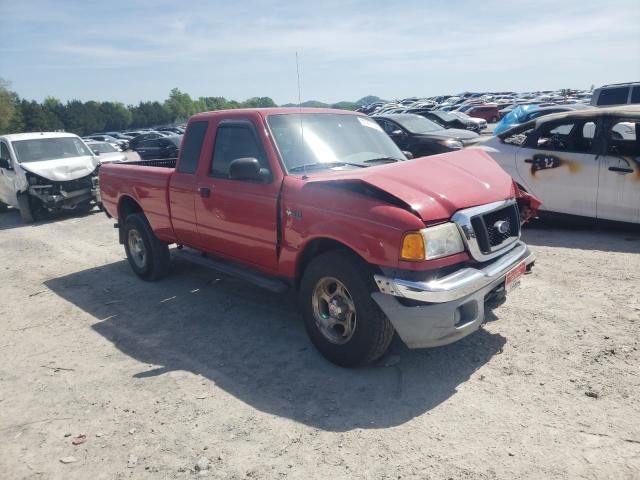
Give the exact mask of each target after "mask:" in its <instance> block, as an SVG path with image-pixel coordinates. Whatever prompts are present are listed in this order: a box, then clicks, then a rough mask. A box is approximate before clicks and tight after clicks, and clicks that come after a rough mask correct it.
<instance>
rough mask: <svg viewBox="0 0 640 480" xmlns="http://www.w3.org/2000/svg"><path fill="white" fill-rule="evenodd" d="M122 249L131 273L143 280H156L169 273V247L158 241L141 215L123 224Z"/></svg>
mask: <svg viewBox="0 0 640 480" xmlns="http://www.w3.org/2000/svg"><path fill="white" fill-rule="evenodd" d="M124 249H125V252H126V253H127V260H129V265H131V268H132V269H133V271H134V272H135V273H136V275H138V276H139V277H140V278H142V279H143V280H158V279H159V278H162V277H164V276H165V275H166V274H167V273H168V271H169V246H168V245H167V244H166V243H164V242H162V241H160V240H158V238H157V237H156V236H155V234H154V233H153V230H152V229H151V226H150V225H149V222H148V221H147V219H146V217H145V216H144V215H143V214H142V213H134V214H131V215H129V216H128V217H127V218H126V220H125V222H124Z"/></svg>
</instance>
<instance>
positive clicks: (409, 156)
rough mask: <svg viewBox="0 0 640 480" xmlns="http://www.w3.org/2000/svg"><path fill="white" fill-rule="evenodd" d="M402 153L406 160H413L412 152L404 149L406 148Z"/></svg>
mask: <svg viewBox="0 0 640 480" xmlns="http://www.w3.org/2000/svg"><path fill="white" fill-rule="evenodd" d="M402 154H403V155H404V157H405V158H406V159H407V160H413V158H414V157H413V153H411V152H408V151H406V150H402Z"/></svg>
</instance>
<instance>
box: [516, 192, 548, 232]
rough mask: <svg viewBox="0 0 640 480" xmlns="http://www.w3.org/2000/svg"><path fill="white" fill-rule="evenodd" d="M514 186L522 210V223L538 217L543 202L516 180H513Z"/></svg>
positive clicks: (519, 207)
mask: <svg viewBox="0 0 640 480" xmlns="http://www.w3.org/2000/svg"><path fill="white" fill-rule="evenodd" d="M513 188H514V194H515V197H516V202H517V203H518V209H519V210H520V224H521V225H523V224H525V223H526V222H528V221H529V220H530V219H532V218H537V216H538V210H539V209H540V207H541V206H542V202H541V201H540V200H539V199H538V198H537V197H535V196H533V195H531V194H530V193H529V192H527V191H526V190H525V189H524V188H523V187H522V186H520V185H519V184H517V183H516V182H513Z"/></svg>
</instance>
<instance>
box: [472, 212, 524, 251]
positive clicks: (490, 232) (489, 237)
mask: <svg viewBox="0 0 640 480" xmlns="http://www.w3.org/2000/svg"><path fill="white" fill-rule="evenodd" d="M471 225H472V226H473V230H474V231H475V234H476V239H477V240H478V245H479V247H480V251H482V253H484V254H488V253H491V252H492V251H494V250H496V249H497V248H498V247H500V246H502V244H503V243H504V242H506V241H507V240H509V239H510V238H514V239H515V238H517V237H518V236H519V234H520V215H519V213H518V207H517V206H516V205H515V204H513V205H509V206H507V207H504V208H501V209H499V210H494V211H493V212H489V213H485V214H484V215H478V216H476V217H474V218H472V219H471ZM500 227H501V228H500ZM501 230H502V231H501Z"/></svg>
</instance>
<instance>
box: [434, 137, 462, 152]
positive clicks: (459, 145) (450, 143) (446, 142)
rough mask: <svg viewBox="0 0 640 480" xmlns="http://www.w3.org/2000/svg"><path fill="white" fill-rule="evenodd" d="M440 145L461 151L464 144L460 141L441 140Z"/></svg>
mask: <svg viewBox="0 0 640 480" xmlns="http://www.w3.org/2000/svg"><path fill="white" fill-rule="evenodd" d="M438 143H440V145H442V146H444V147H447V148H450V149H451V150H460V149H461V148H462V143H461V142H459V141H458V140H453V139H452V138H450V139H447V140H440V142H438Z"/></svg>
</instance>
